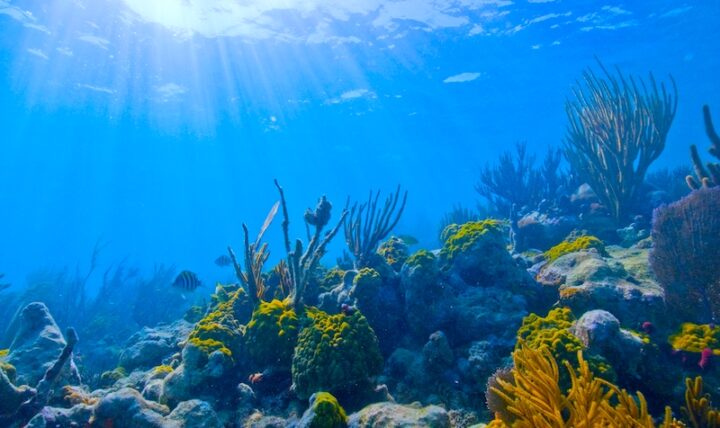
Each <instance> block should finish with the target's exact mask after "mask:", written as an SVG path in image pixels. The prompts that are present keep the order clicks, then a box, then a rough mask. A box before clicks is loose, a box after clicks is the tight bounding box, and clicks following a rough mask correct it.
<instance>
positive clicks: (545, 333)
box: [517, 308, 583, 361]
mask: <svg viewBox="0 0 720 428" xmlns="http://www.w3.org/2000/svg"><path fill="white" fill-rule="evenodd" d="M574 321H575V317H574V316H573V314H572V312H571V311H570V309H569V308H557V309H553V310H551V311H550V312H548V314H547V316H546V317H541V316H539V315H537V314H530V315H528V316H526V317H525V318H524V319H523V322H522V325H521V326H520V329H519V330H518V332H517V335H518V338H519V339H522V341H523V342H525V344H527V345H528V346H529V347H530V348H532V349H539V348H540V347H542V346H547V347H548V348H550V351H551V352H552V354H553V356H554V357H555V358H556V359H557V360H558V361H563V360H568V361H572V358H573V356H574V355H575V354H577V351H579V350H581V349H582V348H583V345H582V342H581V341H580V339H578V338H577V337H575V335H573V334H572V333H571V332H570V327H571V326H572V324H573V322H574Z"/></svg>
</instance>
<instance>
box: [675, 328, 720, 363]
mask: <svg viewBox="0 0 720 428" xmlns="http://www.w3.org/2000/svg"><path fill="white" fill-rule="evenodd" d="M668 341H669V342H670V345H671V346H672V347H673V349H677V350H679V351H686V352H702V351H703V349H705V348H710V349H712V350H713V354H714V355H720V349H719V348H720V327H718V326H710V325H708V324H694V323H691V322H686V323H683V324H682V326H680V331H679V332H677V333H675V334H673V335H672V336H670V338H669V339H668Z"/></svg>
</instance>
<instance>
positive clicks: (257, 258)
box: [228, 202, 280, 306]
mask: <svg viewBox="0 0 720 428" xmlns="http://www.w3.org/2000/svg"><path fill="white" fill-rule="evenodd" d="M279 205H280V202H276V203H275V205H273V206H272V208H270V212H269V213H268V215H267V217H265V222H263V225H262V227H261V228H260V232H258V235H257V238H255V242H253V243H252V244H251V243H250V237H249V233H248V228H247V225H245V223H243V225H242V228H243V234H244V236H245V242H244V243H245V245H244V247H245V271H243V270H242V268H241V267H240V264H239V263H238V261H237V257H236V256H235V252H234V251H233V249H232V247H228V253H229V254H230V260H232V264H233V267H234V268H235V275H236V276H237V278H238V280H239V281H240V283H241V284H242V285H243V287H245V291H246V293H247V295H248V297H249V298H250V301H251V302H252V304H253V306H257V304H258V303H259V302H260V299H262V298H263V296H264V294H265V283H264V280H263V267H264V266H265V262H266V261H267V259H268V257H270V253H269V251H268V246H267V243H265V244H262V245H261V244H260V243H261V241H262V238H263V235H264V234H265V231H266V230H267V228H268V227H270V224H271V223H272V221H273V219H274V218H275V214H277V211H278V207H279Z"/></svg>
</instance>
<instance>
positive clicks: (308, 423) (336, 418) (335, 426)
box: [296, 392, 347, 428]
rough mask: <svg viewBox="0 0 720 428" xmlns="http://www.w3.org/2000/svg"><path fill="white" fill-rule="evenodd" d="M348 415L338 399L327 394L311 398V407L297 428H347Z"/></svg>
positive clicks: (322, 393) (319, 393) (320, 393)
mask: <svg viewBox="0 0 720 428" xmlns="http://www.w3.org/2000/svg"><path fill="white" fill-rule="evenodd" d="M345 427H347V415H346V414H345V409H343V408H342V406H340V403H338V401H337V399H336V398H335V397H333V395H332V394H329V393H327V392H316V393H315V394H313V395H311V396H310V406H309V407H308V409H307V410H306V411H305V413H303V415H302V417H301V418H300V420H299V421H298V423H297V425H296V428H345Z"/></svg>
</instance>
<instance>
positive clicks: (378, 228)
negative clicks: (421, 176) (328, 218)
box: [345, 186, 407, 269]
mask: <svg viewBox="0 0 720 428" xmlns="http://www.w3.org/2000/svg"><path fill="white" fill-rule="evenodd" d="M400 196H401V192H400V186H398V187H397V189H396V190H395V193H394V194H391V195H390V196H388V197H387V198H386V199H385V203H384V204H383V205H382V206H378V202H379V200H380V191H378V192H377V193H376V194H375V196H374V197H373V193H372V192H370V196H369V197H368V200H367V202H365V203H362V204H358V203H357V202H356V203H355V204H353V206H352V207H350V199H349V198H348V201H347V204H346V207H345V209H346V210H348V209H349V213H350V214H349V215H348V219H347V222H345V242H346V243H347V246H348V248H349V249H350V252H351V253H352V254H353V256H355V267H356V268H358V269H359V268H363V267H367V266H369V265H370V262H371V258H372V256H373V255H374V254H375V250H376V249H377V247H378V245H379V244H380V241H382V240H383V239H385V238H386V237H387V236H388V234H390V232H391V231H392V229H393V228H394V227H395V226H396V225H397V223H398V221H400V217H401V216H402V213H403V210H404V209H405V203H406V202H407V191H406V192H404V193H403V194H402V199H401V198H400Z"/></svg>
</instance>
